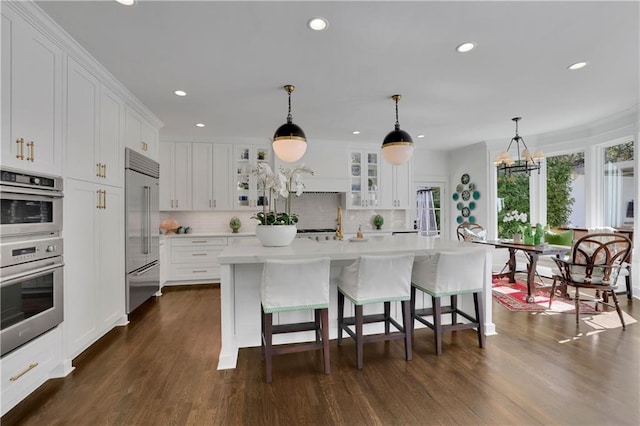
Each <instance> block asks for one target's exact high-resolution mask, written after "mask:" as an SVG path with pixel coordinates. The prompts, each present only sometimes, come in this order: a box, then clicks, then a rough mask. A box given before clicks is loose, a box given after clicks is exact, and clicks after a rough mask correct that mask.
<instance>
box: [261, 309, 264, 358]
mask: <svg viewBox="0 0 640 426" xmlns="http://www.w3.org/2000/svg"><path fill="white" fill-rule="evenodd" d="M260 330H261V332H260V352H261V353H262V358H263V359H264V308H263V307H262V303H260Z"/></svg>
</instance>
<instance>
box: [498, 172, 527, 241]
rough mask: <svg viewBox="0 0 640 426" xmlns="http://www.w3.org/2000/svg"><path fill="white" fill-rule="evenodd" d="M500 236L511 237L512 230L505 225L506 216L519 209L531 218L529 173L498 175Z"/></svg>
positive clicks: (519, 211)
mask: <svg viewBox="0 0 640 426" xmlns="http://www.w3.org/2000/svg"><path fill="white" fill-rule="evenodd" d="M497 207H498V237H500V238H511V237H512V236H513V235H511V232H510V231H509V230H508V229H507V228H508V226H507V225H505V222H504V217H505V215H507V214H508V213H511V212H513V211H514V210H517V211H518V213H526V214H527V222H528V218H529V211H530V210H529V174H528V173H511V174H509V175H507V176H502V175H498V203H497Z"/></svg>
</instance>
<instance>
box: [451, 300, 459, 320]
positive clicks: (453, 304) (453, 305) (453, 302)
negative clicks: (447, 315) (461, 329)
mask: <svg viewBox="0 0 640 426" xmlns="http://www.w3.org/2000/svg"><path fill="white" fill-rule="evenodd" d="M451 309H453V312H451V325H454V324H457V323H458V313H457V312H456V310H457V309H458V295H457V294H452V295H451Z"/></svg>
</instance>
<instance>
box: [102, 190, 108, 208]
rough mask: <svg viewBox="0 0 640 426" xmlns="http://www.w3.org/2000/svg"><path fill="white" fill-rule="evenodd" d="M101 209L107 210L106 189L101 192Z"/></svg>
mask: <svg viewBox="0 0 640 426" xmlns="http://www.w3.org/2000/svg"><path fill="white" fill-rule="evenodd" d="M102 208H103V209H106V208H107V190H106V189H103V190H102Z"/></svg>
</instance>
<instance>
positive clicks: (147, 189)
mask: <svg viewBox="0 0 640 426" xmlns="http://www.w3.org/2000/svg"><path fill="white" fill-rule="evenodd" d="M159 176H160V164H159V163H158V162H157V161H154V160H152V159H150V158H148V157H146V156H144V155H142V154H139V153H137V152H135V151H132V150H130V149H129V148H127V149H126V150H125V192H126V199H125V222H126V224H125V228H126V235H125V241H126V253H125V255H126V285H127V290H126V296H127V314H129V313H131V312H132V311H133V310H134V309H136V308H137V307H138V306H140V305H141V304H142V303H143V302H145V301H146V300H147V299H149V298H150V297H151V296H153V295H154V294H156V293H157V292H158V291H159V290H160V261H159V258H160V256H159V251H160V247H159V242H160V212H159V209H160V202H159V184H158V178H159Z"/></svg>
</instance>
